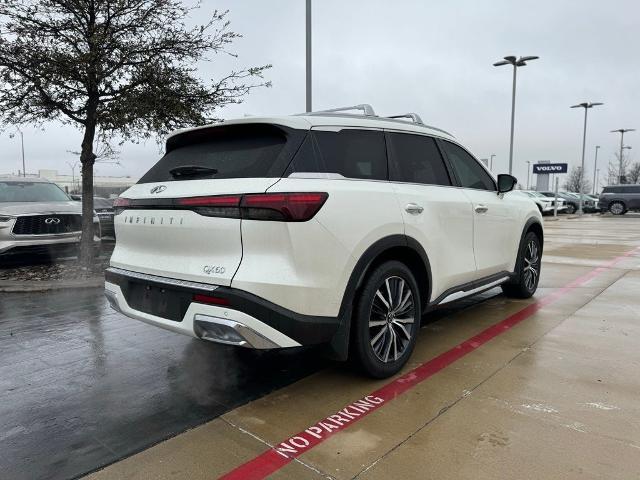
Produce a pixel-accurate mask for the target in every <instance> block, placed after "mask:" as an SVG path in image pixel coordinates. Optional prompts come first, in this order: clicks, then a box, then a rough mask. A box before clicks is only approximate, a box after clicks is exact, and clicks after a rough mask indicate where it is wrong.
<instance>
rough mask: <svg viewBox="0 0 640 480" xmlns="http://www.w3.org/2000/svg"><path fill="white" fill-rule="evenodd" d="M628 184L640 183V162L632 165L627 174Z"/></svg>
mask: <svg viewBox="0 0 640 480" xmlns="http://www.w3.org/2000/svg"><path fill="white" fill-rule="evenodd" d="M627 183H640V162H636V163H634V164H633V165H631V168H630V169H629V172H628V173H627Z"/></svg>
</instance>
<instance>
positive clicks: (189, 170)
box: [169, 165, 218, 178]
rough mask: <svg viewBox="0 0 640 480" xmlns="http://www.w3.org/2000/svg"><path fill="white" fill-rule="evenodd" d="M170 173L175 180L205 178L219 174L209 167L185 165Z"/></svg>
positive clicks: (173, 169)
mask: <svg viewBox="0 0 640 480" xmlns="http://www.w3.org/2000/svg"><path fill="white" fill-rule="evenodd" d="M169 173H170V174H171V176H172V177H173V178H184V177H203V176H211V175H215V174H216V173H218V170H217V169H215V168H209V167H199V166H197V165H184V166H182V167H176V168H172V169H171V170H169Z"/></svg>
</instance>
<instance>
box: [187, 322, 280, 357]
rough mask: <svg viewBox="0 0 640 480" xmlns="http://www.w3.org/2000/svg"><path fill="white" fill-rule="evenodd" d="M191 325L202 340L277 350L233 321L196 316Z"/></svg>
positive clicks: (270, 343) (258, 335)
mask: <svg viewBox="0 0 640 480" xmlns="http://www.w3.org/2000/svg"><path fill="white" fill-rule="evenodd" d="M193 325H194V331H195V334H196V335H197V336H198V337H199V338H201V339H202V340H208V341H210V342H215V343H221V344H223V345H234V346H236V347H245V348H255V349H260V350H263V349H272V348H279V347H278V345H277V344H275V343H274V342H272V341H271V340H269V339H268V338H265V337H264V336H263V335H261V334H259V333H258V332H256V331H255V330H253V329H251V328H249V327H247V326H246V325H245V324H243V323H240V322H237V321H235V320H229V319H226V318H220V317H213V316H210V315H202V314H196V315H195V316H194V317H193Z"/></svg>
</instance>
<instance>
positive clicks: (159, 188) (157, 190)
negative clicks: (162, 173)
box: [150, 185, 167, 193]
mask: <svg viewBox="0 0 640 480" xmlns="http://www.w3.org/2000/svg"><path fill="white" fill-rule="evenodd" d="M166 189H167V187H166V186H165V185H156V186H155V187H153V188H152V189H151V190H150V193H160V192H164V191H165V190H166Z"/></svg>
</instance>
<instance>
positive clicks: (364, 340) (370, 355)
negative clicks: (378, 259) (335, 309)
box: [351, 261, 422, 378]
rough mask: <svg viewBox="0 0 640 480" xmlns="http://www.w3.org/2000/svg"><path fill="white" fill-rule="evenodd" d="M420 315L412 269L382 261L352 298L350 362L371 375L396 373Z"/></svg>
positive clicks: (409, 349)
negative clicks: (353, 307)
mask: <svg viewBox="0 0 640 480" xmlns="http://www.w3.org/2000/svg"><path fill="white" fill-rule="evenodd" d="M379 291H380V295H381V296H382V298H381V297H380V295H378V292H379ZM383 292H384V293H383ZM408 292H410V293H408ZM390 299H391V303H389V300H390ZM421 315H422V309H421V301H420V292H419V289H418V284H417V282H416V280H415V278H414V276H413V274H412V273H411V270H409V268H407V266H406V265H405V264H404V263H401V262H398V261H388V262H385V263H383V264H382V265H380V266H379V267H377V268H376V269H375V270H374V271H373V272H371V274H370V275H369V276H368V277H367V279H366V281H365V282H364V285H363V286H362V288H361V289H360V292H359V294H358V296H357V298H356V301H355V309H354V316H353V321H354V325H353V330H352V333H353V337H352V339H353V343H352V351H351V359H352V361H353V362H355V363H356V364H357V365H358V366H359V367H360V368H361V369H362V370H363V371H364V372H365V373H366V374H367V375H370V376H371V377H374V378H386V377H389V376H391V375H393V374H395V373H397V372H398V371H399V370H400V369H401V368H402V367H403V366H404V364H405V363H407V360H408V359H409V357H410V356H411V353H412V352H413V348H414V347H415V344H416V339H417V337H418V331H419V330H420V318H421ZM410 320H411V321H410Z"/></svg>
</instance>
